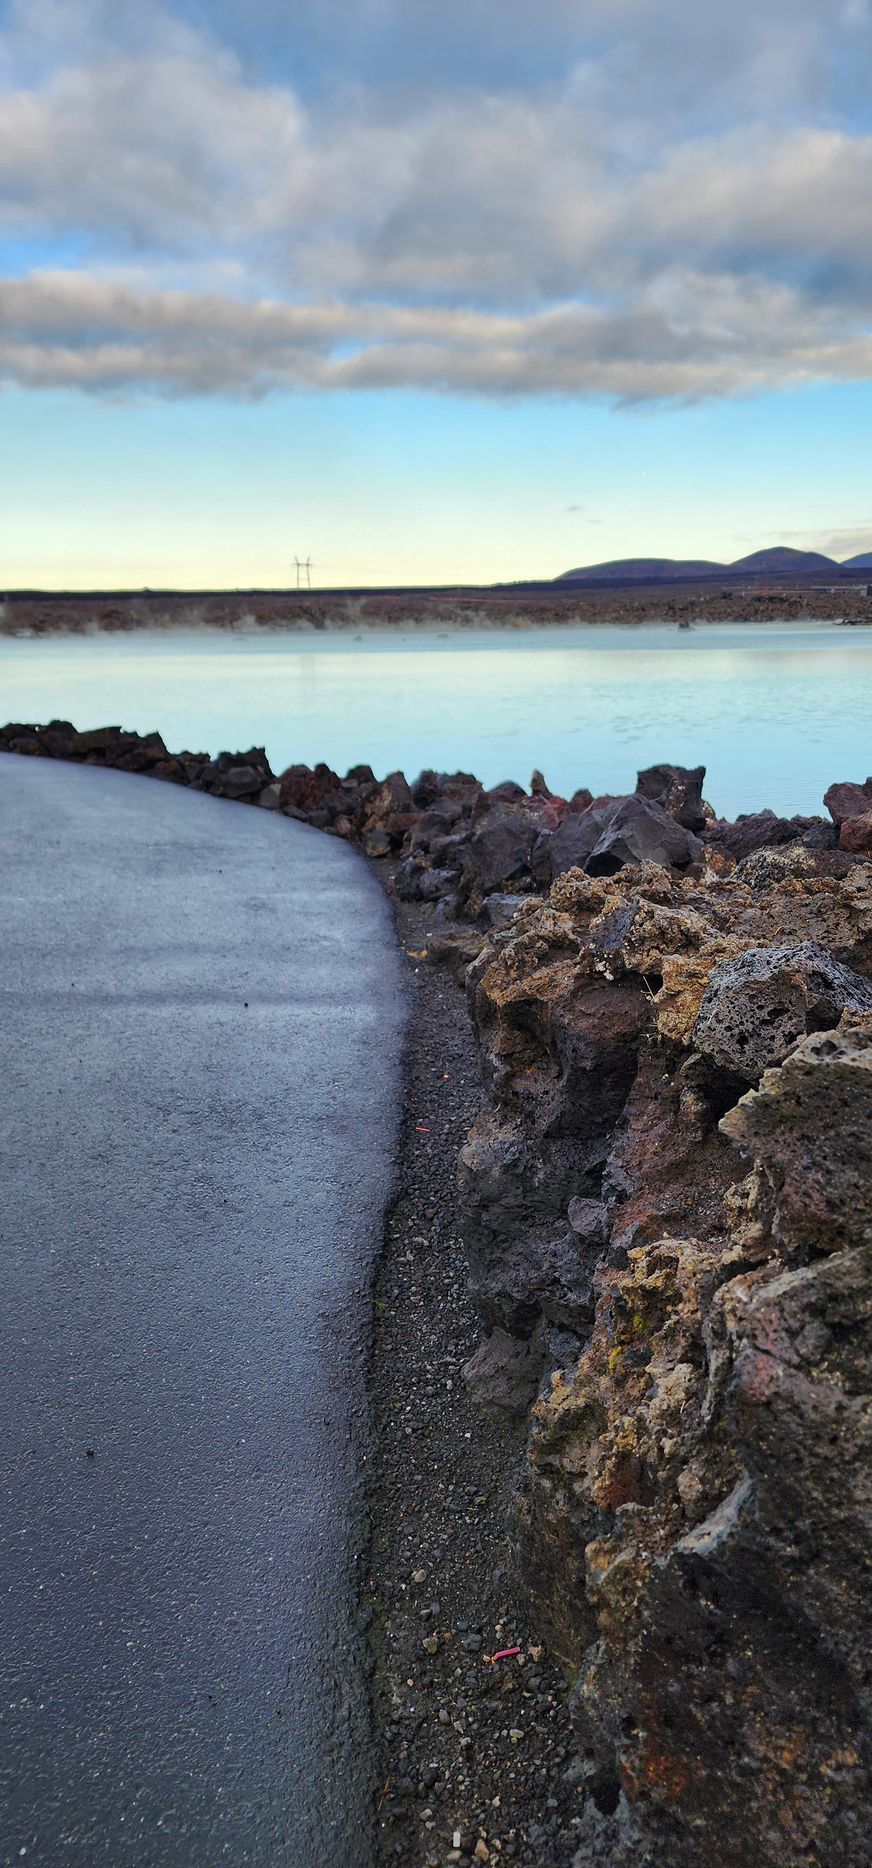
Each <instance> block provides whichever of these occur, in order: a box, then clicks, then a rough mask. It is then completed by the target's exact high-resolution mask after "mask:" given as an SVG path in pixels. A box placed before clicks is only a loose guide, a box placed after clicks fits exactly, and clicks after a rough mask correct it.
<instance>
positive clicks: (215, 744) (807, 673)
mask: <svg viewBox="0 0 872 1868" xmlns="http://www.w3.org/2000/svg"><path fill="white" fill-rule="evenodd" d="M0 682H2V685H0V716H2V717H3V718H5V719H14V718H18V719H24V720H27V719H31V720H45V719H48V718H49V717H51V716H52V715H61V716H64V717H66V718H69V719H72V720H73V721H74V722H75V723H76V725H77V726H93V725H97V724H103V723H108V722H118V723H119V724H123V725H125V726H131V727H135V728H137V729H138V730H140V731H145V730H147V729H149V728H152V727H159V728H160V730H161V731H162V732H163V734H164V737H165V738H166V740H167V742H168V744H169V745H171V746H182V745H185V746H189V747H191V748H193V749H195V750H196V749H199V748H203V749H205V750H208V751H212V752H214V751H216V750H218V749H219V748H220V747H222V746H232V747H237V746H247V745H249V744H251V743H252V742H255V743H257V744H263V745H265V746H266V749H267V752H268V754H269V757H270V759H271V761H272V763H273V765H274V767H276V768H277V769H281V767H282V766H284V765H287V764H289V763H290V762H291V761H293V760H302V761H305V762H306V763H307V764H313V763H314V762H315V761H316V760H318V759H326V760H327V762H328V763H329V764H331V765H334V766H336V767H337V768H338V769H339V770H340V771H345V770H346V769H347V767H348V766H349V765H353V764H355V763H356V762H358V761H360V760H368V761H369V762H370V763H371V764H372V765H373V767H374V768H375V770H376V771H377V772H379V773H381V772H385V771H388V770H391V769H393V768H395V767H397V766H401V767H403V768H404V769H405V770H406V771H407V772H408V773H410V774H412V773H414V772H417V771H418V770H420V768H421V767H422V766H426V765H433V766H437V767H440V768H451V769H454V768H456V767H461V768H464V769H466V770H470V771H474V772H477V773H478V774H479V775H480V776H481V777H482V778H483V779H484V780H485V781H486V782H488V783H494V782H496V781H497V780H498V779H501V778H507V777H511V778H519V779H521V780H522V781H525V780H526V779H527V777H528V776H529V773H530V771H531V770H532V768H533V767H534V766H539V767H540V768H541V769H542V770H543V771H544V772H545V774H546V777H547V779H548V781H549V783H550V784H551V785H552V787H553V788H554V789H555V790H559V791H564V792H565V791H571V790H573V789H575V787H576V786H578V785H581V784H586V785H589V786H590V788H591V789H592V790H593V791H614V790H623V789H626V788H627V787H628V786H631V785H632V782H633V779H634V774H635V771H636V768H637V767H638V766H640V765H647V764H650V763H652V761H654V760H658V759H667V758H668V759H674V760H678V761H680V762H681V763H684V764H693V765H695V764H700V763H701V764H705V765H707V766H708V771H709V776H708V779H707V783H706V791H707V794H708V796H709V797H710V798H711V800H712V802H713V803H714V805H715V806H716V808H717V809H718V810H720V811H723V812H725V813H728V814H730V815H732V814H735V813H736V812H738V811H742V810H753V809H756V808H759V806H761V805H763V804H769V805H771V806H772V807H773V809H775V810H778V811H787V812H790V811H814V810H816V809H819V808H820V800H821V796H822V793H823V791H824V789H825V787H826V786H827V785H828V784H829V783H830V782H831V781H832V780H833V779H834V778H837V777H848V776H850V777H854V778H865V776H866V774H867V770H868V769H869V768H870V767H872V758H870V744H869V720H870V716H872V632H870V633H868V634H867V633H866V632H865V631H862V632H861V631H857V632H849V631H846V630H841V629H839V628H837V627H833V626H832V625H826V626H815V625H813V626H810V627H809V626H805V627H802V626H791V627H787V626H784V627H780V626H777V625H773V624H769V625H766V626H763V627H755V626H754V625H751V624H747V625H735V626H729V627H727V626H724V627H713V628H700V629H697V630H695V631H693V632H690V633H688V632H686V631H682V632H681V633H679V632H678V631H677V630H675V629H671V628H665V627H664V628H660V627H650V628H645V629H644V630H641V629H626V628H625V629H619V628H578V629H575V630H572V631H571V632H570V631H564V630H561V631H559V632H557V631H530V632H529V633H521V634H518V633H514V632H513V633H512V635H511V637H507V636H505V635H502V636H497V635H494V634H486V635H473V634H470V635H468V636H467V635H464V636H462V637H457V636H449V637H444V638H433V637H428V638H422V637H421V636H420V635H417V636H413V635H410V636H408V637H403V638H399V639H398V637H397V636H396V634H391V635H387V634H381V633H379V634H375V633H373V634H367V635H365V636H364V637H363V638H362V639H355V638H351V637H349V635H348V634H339V635H335V636H329V635H323V636H318V637H316V638H308V637H306V638H302V639H301V638H300V637H299V636H296V637H295V636H290V635H287V636H284V635H283V636H277V635H269V636H232V637H231V636H224V635H221V636H218V635H209V634H178V635H161V634H139V635H136V636H123V637H115V638H113V637H106V636H91V637H81V638H57V639H53V640H49V641H43V642H27V641H17V640H16V641H5V642H3V643H2V645H0Z"/></svg>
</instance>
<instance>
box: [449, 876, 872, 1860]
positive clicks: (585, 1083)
mask: <svg viewBox="0 0 872 1868" xmlns="http://www.w3.org/2000/svg"><path fill="white" fill-rule="evenodd" d="M719 865H720V859H719V858H718V857H717V855H716V854H715V853H711V854H707V855H706V856H705V857H704V858H703V860H702V861H701V862H699V863H696V864H695V865H694V872H692V873H691V874H690V875H687V876H686V877H678V876H676V874H675V873H674V871H671V872H670V871H668V870H665V869H664V868H662V867H655V866H654V865H651V864H648V865H642V866H639V867H636V868H635V869H630V868H624V869H622V870H621V871H620V872H619V873H618V874H616V875H614V876H612V877H590V876H584V875H582V874H581V873H580V872H579V871H577V870H575V871H572V872H570V873H568V874H566V875H564V876H562V877H561V878H560V879H559V880H558V881H557V882H556V883H555V884H554V886H553V887H552V889H551V892H550V896H549V897H548V899H547V900H546V901H545V902H544V903H542V904H541V905H539V904H538V903H537V902H536V901H535V900H532V901H530V902H528V903H527V904H525V905H522V906H521V908H520V909H519V910H518V911H517V912H516V914H515V917H514V918H513V920H512V921H511V922H510V923H509V924H508V926H506V927H504V928H502V929H497V930H495V931H493V932H492V933H491V934H490V935H489V936H488V938H487V939H486V941H485V943H484V946H483V948H482V950H481V952H480V954H479V955H478V957H477V958H475V959H474V960H473V961H472V963H471V965H470V966H469V968H468V972H467V984H468V991H469V994H470V998H471V1002H472V1006H473V1014H474V1021H475V1026H476V1032H477V1037H478V1042H479V1047H480V1055H481V1065H482V1073H483V1077H484V1081H485V1085H486V1087H487V1090H488V1092H489V1098H490V1102H489V1107H488V1108H487V1110H486V1111H485V1112H483V1114H482V1116H481V1118H480V1119H479V1121H478V1122H477V1124H476V1125H475V1127H474V1129H473V1131H472V1134H471V1137H470V1140H469V1142H468V1143H467V1144H466V1146H465V1147H464V1148H463V1149H462V1151H461V1156H460V1184H461V1192H462V1198H463V1205H464V1214H465V1236H466V1239H467V1246H468V1251H469V1256H470V1263H471V1268H472V1274H473V1280H474V1283H475V1285H476V1287H477V1290H478V1296H479V1302H480V1306H481V1311H482V1315H483V1318H484V1320H485V1322H486V1324H487V1327H488V1331H489V1335H488V1339H487V1341H486V1345H485V1347H484V1348H483V1349H482V1351H481V1352H480V1353H479V1355H478V1356H476V1357H473V1358H472V1360H471V1362H470V1363H469V1364H468V1365H467V1370H466V1377H467V1380H468V1382H469V1384H470V1386H471V1387H472V1389H473V1392H475V1393H476V1394H478V1395H479V1397H480V1399H481V1401H482V1403H483V1405H485V1407H487V1408H491V1409H493V1408H499V1407H501V1406H502V1407H509V1408H510V1409H511V1410H512V1412H513V1413H514V1414H515V1415H516V1416H517V1415H518V1414H519V1412H520V1409H521V1406H522V1403H523V1394H524V1393H525V1392H526V1393H529V1392H531V1391H532V1390H533V1388H534V1386H537V1387H538V1398H537V1399H536V1400H535V1401H534V1403H533V1406H532V1412H531V1431H530V1436H529V1442H528V1450H527V1456H526V1462H525V1469H524V1477H523V1482H522V1484H521V1487H520V1490H519V1493H518V1498H517V1508H516V1541H517V1550H518V1557H519V1562H520V1564H521V1568H522V1573H523V1575H524V1578H525V1580H526V1583H527V1586H528V1588H529V1589H530V1591H531V1592H532V1594H533V1596H534V1598H535V1599H536V1602H537V1605H538V1614H539V1617H540V1622H541V1625H542V1627H543V1631H544V1632H545V1634H546V1637H547V1639H548V1640H549V1642H550V1644H551V1646H552V1648H553V1649H554V1651H556V1652H557V1653H558V1654H559V1655H560V1656H561V1657H562V1659H563V1662H564V1664H565V1666H566V1667H567V1669H568V1670H569V1671H570V1674H571V1676H572V1677H573V1679H574V1685H573V1690H572V1699H571V1705H572V1718H573V1723H574V1728H575V1732H576V1737H577V1742H578V1745H579V1750H580V1755H581V1759H582V1764H583V1771H584V1774H585V1778H586V1783H587V1791H588V1797H587V1801H586V1803H585V1813H584V1817H583V1822H582V1833H581V1842H582V1846H581V1848H580V1851H579V1855H578V1863H579V1868H590V1865H591V1864H593V1863H598V1864H599V1863H602V1864H605V1863H608V1864H609V1868H643V1865H644V1868H708V1865H709V1864H710V1863H711V1861H712V1860H717V1862H718V1864H719V1868H747V1864H748V1863H750V1862H754V1863H755V1864H760V1865H761V1868H795V1864H797V1863H798V1862H807V1863H813V1864H816V1865H819V1868H841V1864H843V1863H851V1864H852V1865H853V1864H856V1865H857V1868H860V1864H863V1863H865V1861H866V1860H867V1855H864V1850H865V1849H866V1838H867V1835H868V1832H869V1827H870V1822H872V1803H870V1799H869V1790H868V1781H867V1779H866V1778H865V1777H864V1770H865V1769H866V1768H867V1767H868V1763H869V1749H868V1732H869V1721H868V1713H869V1707H868V1702H867V1695H868V1684H867V1676H866V1673H865V1671H864V1659H863V1656H864V1653H865V1652H866V1651H867V1647H868V1587H869V1580H870V1579H869V1556H868V1552H869V1549H870V1535H869V1533H870V1529H872V1526H870V1523H869V1515H868V1514H869V1491H868V1470H869V1465H868V1459H869V1452H870V1450H872V1448H870V1437H872V1422H870V1392H869V1391H870V1373H872V1371H870V1350H869V1335H868V1316H869V1310H870V1307H872V1292H870V1267H869V1257H870V1253H872V980H870V975H872V945H870V939H872V866H870V865H869V864H867V863H864V862H862V861H858V860H857V859H856V858H852V857H851V856H850V855H845V854H842V853H840V852H833V851H827V850H816V849H814V848H809V847H807V846H806V845H804V844H802V843H798V842H794V843H793V844H792V845H790V846H781V847H777V846H776V848H774V849H773V850H771V851H768V852H764V851H760V852H757V853H755V854H752V855H751V856H749V857H748V858H747V859H746V860H745V861H744V863H743V864H742V865H740V867H739V868H738V869H735V868H733V869H732V870H731V871H730V870H724V869H723V868H722V867H720V866H719ZM749 1084H752V1085H753V1086H754V1087H752V1088H750V1089H749V1087H748V1085H749ZM513 1341H514V1343H515V1345H516V1347H515V1349H514V1350H513V1348H512V1342H513ZM537 1377H538V1383H537Z"/></svg>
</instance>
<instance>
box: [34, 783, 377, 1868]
mask: <svg viewBox="0 0 872 1868" xmlns="http://www.w3.org/2000/svg"><path fill="white" fill-rule="evenodd" d="M0 955H2V960H0V1000H2V1004H0V1053H2V1062H0V1150H2V1177H3V1193H2V1200H0V1233H2V1251H0V1358H2V1368H3V1378H2V1379H3V1400H4V1407H3V1428H2V1455H0V1516H2V1525H0V1529H2V1555H0V1614H2V1620H3V1627H2V1643H3V1666H2V1679H0V1799H2V1813H0V1840H2V1846H0V1859H2V1861H3V1863H4V1864H5V1863H7V1862H9V1863H13V1862H15V1863H23V1864H24V1868H35V1865H38V1868H42V1865H43V1864H44V1865H45V1868H56V1865H59V1868H68V1865H69V1868H103V1865H104V1864H111V1868H127V1865H128V1864H133V1863H135V1864H136V1865H137V1868H152V1865H154V1868H162V1865H163V1864H177V1863H185V1864H186V1865H188V1868H213V1864H219V1863H220V1864H231V1865H232V1868H235V1865H236V1864H248V1863H251V1864H257V1868H262V1865H263V1868H265V1865H266V1864H269V1865H270V1868H285V1865H288V1868H322V1864H323V1865H324V1868H327V1864H330V1865H331V1868H332V1865H333V1864H337V1865H338V1868H367V1865H368V1864H369V1863H370V1861H371V1822H370V1810H371V1790H372V1785H371V1778H370V1751H369V1725H368V1709H367V1695H366V1687H365V1675H364V1671H363V1667H362V1665H361V1660H362V1655H361V1641H360V1638H359V1636H358V1635H357V1634H356V1632H355V1615H356V1603H355V1576H356V1572H357V1570H358V1569H359V1565H360V1560H361V1546H362V1539H363V1535H364V1532H363V1513H362V1510H361V1481H360V1473H361V1468H362V1465H363V1462H364V1459H365V1446H366V1407H365V1358H366V1344H367V1337H368V1324H369V1279H370V1272H371V1267H372V1261H373V1255H374V1253H375V1251H376V1250H377V1247H378V1241H379V1236H380V1232H381V1220H382V1214H383V1210H384V1205H385V1201H386V1199H387V1197H388V1194H389V1189H390V1180H391V1173H392V1156H393V1146H394V1137H395V1129H396V1120H397V1111H398V1103H399V1071H400V1052H401V1040H402V1021H403V1005H402V987H401V984H400V975H399V962H398V957H397V954H396V949H395V945H394V939H393V933H392V928H391V922H390V915H389V911H388V908H387V904H386V902H385V900H384V898H383V896H382V894H381V891H380V889H379V888H378V885H377V883H376V882H375V881H374V879H373V878H372V877H371V876H370V874H369V873H368V871H367V869H366V867H365V865H364V864H363V862H362V861H361V860H360V858H359V857H358V856H357V855H356V854H355V852H354V851H352V850H351V849H349V848H348V847H347V846H346V845H344V844H343V843H342V842H340V841H339V840H337V839H333V838H329V837H324V836H322V835H319V834H318V832H316V831H312V830H310V829H309V828H308V827H306V826H304V825H302V824H298V823H295V822H292V821H290V820H288V819H287V818H283V817H276V816H274V815H273V814H272V813H269V812H267V811H261V810H258V809H256V808H252V807H250V806H244V805H239V804H231V803H227V802H222V801H220V800H216V799H213V798H209V797H206V796H203V795H202V794H198V793H196V792H189V791H186V790H183V789H181V788H178V787H176V786H173V785H166V784H160V783H157V782H155V781H154V780H150V779H147V778H136V777H132V776H129V775H126V774H123V773H116V772H111V771H101V770H99V769H98V768H94V767H86V766H70V765H63V764H56V763H54V762H51V761H46V760H36V759H33V760H30V759H23V758H14V757H11V756H10V755H8V754H7V755H3V754H0Z"/></svg>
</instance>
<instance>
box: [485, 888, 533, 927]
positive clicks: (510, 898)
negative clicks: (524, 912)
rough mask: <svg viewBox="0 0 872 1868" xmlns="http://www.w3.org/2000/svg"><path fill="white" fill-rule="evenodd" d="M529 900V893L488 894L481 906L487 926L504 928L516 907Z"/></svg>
mask: <svg viewBox="0 0 872 1868" xmlns="http://www.w3.org/2000/svg"><path fill="white" fill-rule="evenodd" d="M529 900H530V897H529V895H488V896H487V897H486V899H485V903H484V908H483V914H484V918H485V922H486V924H487V926H488V927H489V928H504V927H505V926H506V925H507V923H508V922H509V921H511V919H512V916H513V914H514V913H515V910H516V908H520V907H522V906H523V904H524V902H528V901H529Z"/></svg>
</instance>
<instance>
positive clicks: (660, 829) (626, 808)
mask: <svg viewBox="0 0 872 1868" xmlns="http://www.w3.org/2000/svg"><path fill="white" fill-rule="evenodd" d="M580 821H581V823H582V824H583V823H584V821H585V820H584V818H582V819H581V820H580ZM702 847H703V846H702V844H701V842H700V840H699V838H698V837H695V836H694V835H693V834H692V832H691V831H689V830H685V829H684V827H683V825H681V824H678V823H676V821H675V818H674V817H670V816H669V813H668V811H664V810H663V808H662V806H661V805H659V804H652V803H650V802H649V801H648V799H647V798H624V799H623V800H622V801H621V802H620V803H619V805H618V809H617V810H616V811H615V812H614V813H613V814H612V815H611V817H610V818H609V821H608V823H607V825H606V827H605V829H604V830H603V832H602V835H601V836H600V838H599V840H598V842H597V843H596V845H595V847H594V849H593V850H592V852H591V854H590V856H589V857H588V859H587V861H586V863H585V865H584V867H585V869H586V870H587V873H588V875H591V876H610V875H614V873H615V871H616V870H618V869H622V868H623V867H624V864H625V863H660V864H662V866H663V867H664V869H669V868H676V869H686V868H687V867H688V865H689V864H690V863H692V862H693V861H694V860H695V858H696V857H697V856H699V855H700V854H701V852H702Z"/></svg>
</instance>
